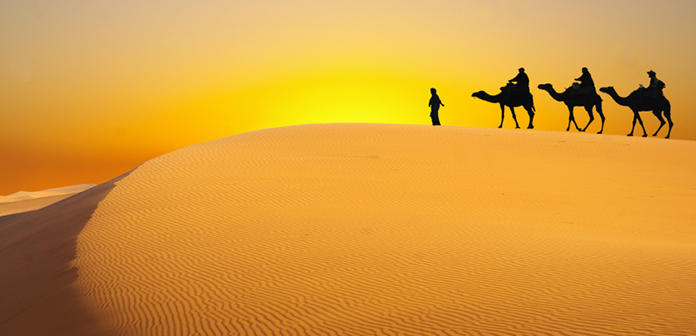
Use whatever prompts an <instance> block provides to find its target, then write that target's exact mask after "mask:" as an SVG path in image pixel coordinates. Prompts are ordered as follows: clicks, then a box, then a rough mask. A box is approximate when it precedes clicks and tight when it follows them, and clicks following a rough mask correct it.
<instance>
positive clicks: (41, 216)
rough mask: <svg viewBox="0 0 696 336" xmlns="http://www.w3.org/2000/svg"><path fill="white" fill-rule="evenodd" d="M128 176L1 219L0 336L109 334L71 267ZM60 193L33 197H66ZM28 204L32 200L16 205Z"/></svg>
mask: <svg viewBox="0 0 696 336" xmlns="http://www.w3.org/2000/svg"><path fill="white" fill-rule="evenodd" d="M125 175H127V173H126V174H124V175H122V176H119V177H116V178H114V179H112V180H110V181H108V182H105V183H103V184H101V185H99V186H97V187H94V188H89V190H85V191H84V192H82V193H77V194H75V195H73V196H72V197H68V196H70V194H69V192H71V191H76V190H79V189H81V187H79V186H75V187H66V188H60V190H61V191H68V195H67V196H66V197H68V198H67V199H64V200H62V201H59V202H56V203H55V204H52V205H49V206H46V207H44V208H42V209H40V210H36V211H31V212H26V213H19V214H13V215H8V216H3V217H0V237H1V239H0V335H3V336H10V335H17V336H30V335H37V336H39V335H42V336H43V335H66V336H68V335H69V336H75V335H110V330H108V329H107V328H103V327H101V326H100V324H101V323H100V322H99V321H98V319H96V318H95V315H96V314H93V313H91V312H90V311H89V309H87V308H86V307H85V305H84V303H83V301H82V300H81V299H80V295H79V293H78V290H77V288H76V287H75V286H74V283H75V281H76V279H77V269H76V268H74V267H73V266H72V265H71V263H72V262H73V261H74V259H75V257H76V255H75V248H76V240H77V235H78V234H79V233H80V231H82V228H83V227H84V225H85V224H86V223H87V221H88V220H89V219H90V217H91V215H92V213H93V212H94V210H95V209H96V208H97V205H98V204H99V202H100V201H101V200H102V199H104V197H106V195H107V194H108V193H109V191H110V190H111V189H112V188H113V187H114V183H115V182H117V181H118V180H120V179H121V178H123V176H125ZM83 186H87V185H83ZM54 192H55V190H54ZM55 193H57V194H58V195H56V196H46V197H39V196H38V194H40V193H31V195H32V196H37V197H39V198H38V199H42V198H51V197H61V196H63V195H61V194H60V193H59V192H55ZM27 194H29V193H27ZM49 194H50V192H49ZM15 195H16V194H15ZM27 201H31V197H29V199H25V200H21V201H17V202H27Z"/></svg>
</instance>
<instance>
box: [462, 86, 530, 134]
mask: <svg viewBox="0 0 696 336" xmlns="http://www.w3.org/2000/svg"><path fill="white" fill-rule="evenodd" d="M514 90H515V85H514V84H508V85H507V86H504V87H501V88H500V93H499V94H497V95H495V96H491V95H489V94H488V93H486V92H485V91H479V92H474V93H473V94H472V95H471V96H472V97H476V98H479V99H481V100H483V101H487V102H489V103H498V104H500V111H501V116H500V126H498V128H502V127H503V120H504V119H505V106H507V107H509V108H510V112H511V113H512V119H513V120H515V128H520V124H518V123H517V116H516V115H515V107H518V106H522V107H524V109H525V110H527V114H529V126H527V129H533V128H534V124H533V121H534V111H536V110H535V109H534V98H533V97H532V95H531V94H529V95H527V94H523V95H518V94H515V92H514Z"/></svg>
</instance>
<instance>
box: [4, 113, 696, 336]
mask: <svg viewBox="0 0 696 336" xmlns="http://www.w3.org/2000/svg"><path fill="white" fill-rule="evenodd" d="M694 172H696V142H692V141H679V140H664V139H655V138H647V139H646V138H629V137H623V136H612V135H595V134H580V133H565V132H543V131H520V130H500V129H482V128H467V127H448V126H443V127H433V126H423V125H387V124H315V125H301V126H293V127H283V128H275V129H267V130H260V131H255V132H249V133H245V134H240V135H235V136H232V137H228V138H224V139H220V140H217V141H212V142H208V143H203V144H199V145H195V146H191V147H187V148H184V149H181V150H178V151H175V152H172V153H169V154H167V155H164V156H161V157H158V158H156V159H153V160H151V161H148V162H146V163H145V164H143V165H141V166H140V167H138V168H137V169H135V170H134V171H132V172H131V173H130V174H126V175H124V176H122V177H120V180H119V179H115V180H113V181H110V182H109V183H106V184H104V185H100V186H98V187H95V188H93V189H90V190H88V191H86V192H84V193H82V194H80V195H78V196H79V199H76V198H78V196H76V197H74V198H70V199H67V200H64V201H63V202H59V203H56V204H53V205H51V206H48V207H46V208H44V209H41V210H38V211H34V212H31V213H26V214H17V215H11V216H5V217H0V235H2V236H3V237H8V239H6V240H3V241H2V242H0V251H3V252H2V253H0V273H1V274H3V275H7V276H3V277H0V295H1V296H0V297H9V298H10V299H9V300H8V299H3V300H2V301H0V334H1V335H13V334H17V335H40V334H42V333H41V332H42V331H43V332H44V334H64V335H90V334H95V333H98V334H114V335H695V334H696V323H694V316H696V286H694V284H696V207H695V206H694V205H695V204H696V174H694ZM114 185H115V186H114ZM66 201H70V202H66ZM95 208H96V209H95ZM78 209H81V210H80V211H81V212H80V213H81V215H80V216H78V217H75V216H76V215H74V214H75V213H76V211H77V210H78ZM27 216H33V217H31V218H30V217H27ZM61 216H62V217H61ZM36 223H44V224H42V225H44V229H46V228H49V227H50V228H55V227H71V229H70V230H68V231H69V232H68V231H66V230H62V229H61V230H59V232H60V234H48V233H45V232H44V231H43V230H44V229H41V228H39V227H37V225H38V224H36ZM70 225H72V226H70ZM52 246H53V247H52ZM5 251H10V252H11V253H5ZM37 251H39V252H37ZM56 251H58V252H60V253H62V254H61V256H62V257H61V258H60V259H55V258H57V257H54V256H55V255H56V253H57V252H56ZM32 265H38V266H32ZM56 274H58V275H59V274H68V275H66V276H65V279H64V281H63V282H61V283H60V284H56V280H55V279H56V276H57V275H56ZM35 288H38V289H39V290H40V291H41V292H40V293H39V294H36V293H34V291H36V290H35ZM56 293H57V294H56ZM51 298H53V299H51ZM53 311H57V312H60V313H59V314H58V315H56V316H70V317H69V318H67V317H64V318H58V317H56V318H53V319H51V318H42V317H43V316H46V314H48V316H50V313H51V312H53ZM37 320H41V321H42V322H41V323H36V322H33V321H37Z"/></svg>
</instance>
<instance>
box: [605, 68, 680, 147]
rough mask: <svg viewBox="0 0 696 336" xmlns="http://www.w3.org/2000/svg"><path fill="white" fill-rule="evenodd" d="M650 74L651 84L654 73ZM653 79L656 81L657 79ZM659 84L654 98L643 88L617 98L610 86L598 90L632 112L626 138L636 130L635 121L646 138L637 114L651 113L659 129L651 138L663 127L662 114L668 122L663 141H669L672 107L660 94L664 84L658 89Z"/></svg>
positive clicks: (646, 134)
mask: <svg viewBox="0 0 696 336" xmlns="http://www.w3.org/2000/svg"><path fill="white" fill-rule="evenodd" d="M650 72H652V74H650ZM650 72H649V73H648V74H649V75H651V76H652V77H651V84H652V78H654V77H655V73H654V72H653V71H650ZM655 79H656V80H657V78H655ZM660 83H662V82H660V81H659V80H658V81H656V88H654V89H657V92H659V93H660V94H659V95H656V96H655V97H651V96H647V95H646V94H645V93H644V91H646V90H648V89H645V88H639V89H638V90H635V91H633V92H631V94H630V95H628V97H621V96H619V94H618V93H616V90H614V88H613V87H611V86H609V87H603V88H601V89H599V91H601V92H604V93H606V94H608V95H609V96H611V98H613V99H614V101H616V103H617V104H619V105H622V106H628V107H629V108H630V109H631V111H633V127H631V133H629V134H628V136H633V131H634V129H635V128H636V120H637V121H638V122H639V123H640V127H642V128H643V137H646V136H648V133H647V132H645V126H644V125H643V120H642V119H641V118H640V114H639V112H642V111H651V112H652V113H653V115H655V117H657V119H658V120H659V121H660V127H658V128H657V131H655V133H654V134H653V136H656V135H657V133H658V132H660V130H661V129H662V126H664V125H665V119H664V118H663V117H662V116H663V113H664V117H665V118H667V122H669V131H668V132H667V136H666V137H665V139H669V135H670V134H671V133H672V126H674V123H673V122H672V105H671V104H670V103H669V100H667V98H665V96H664V95H663V94H661V93H662V88H664V83H663V84H662V88H661V87H660Z"/></svg>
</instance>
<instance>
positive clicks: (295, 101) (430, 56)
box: [0, 0, 696, 195]
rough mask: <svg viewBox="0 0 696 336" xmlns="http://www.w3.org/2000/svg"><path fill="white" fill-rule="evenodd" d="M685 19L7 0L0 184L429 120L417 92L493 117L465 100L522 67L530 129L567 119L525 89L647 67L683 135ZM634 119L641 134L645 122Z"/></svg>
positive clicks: (627, 79) (637, 5)
mask: <svg viewBox="0 0 696 336" xmlns="http://www.w3.org/2000/svg"><path fill="white" fill-rule="evenodd" d="M695 14H696V2H695V1H691V0H681V1H679V0H671V1H661V2H659V3H657V2H654V1H646V0H626V1H606V0H601V1H595V0H591V1H587V0H586V1H577V0H575V1H559V0H554V1H545V0H534V1H525V2H521V1H504V0H500V1H493V0H489V1H484V0H478V1H462V0H459V1H455V0H451V1H444V0H442V1H433V0H428V1H412V0H400V1H381V0H370V1H356V0H351V1H308V0H304V1H263V0H255V1H180V0H167V1H147V0H141V1H78V0H64V1H24V0H5V1H2V2H0V156H2V158H3V159H2V160H0V195H7V194H10V193H13V192H15V191H19V190H28V191H32V190H40V189H46V188H52V187H59V186H64V185H70V184H80V183H101V182H104V181H105V180H108V179H110V178H112V177H115V176H117V175H119V174H121V173H123V172H125V171H127V170H129V169H131V168H133V167H135V166H137V165H138V164H140V163H142V162H144V161H147V160H148V159H150V158H152V157H155V156H157V155H161V154H164V153H167V152H170V151H172V150H176V149H178V148H182V147H184V146H187V145H191V144H196V143H200V142H204V141H208V140H213V139H217V138H221V137H225V136H229V135H233V134H237V133H242V132H247V131H251V130H255V129H261V128H269V127H277V126H284V125H294V124H303V123H319V122H321V123H323V122H378V123H409V124H429V123H430V119H429V117H428V114H429V110H428V107H427V103H428V99H429V98H430V93H429V89H430V88H431V87H435V88H437V89H438V93H439V95H440V97H441V99H442V101H443V102H444V103H445V105H446V106H445V107H443V108H442V109H441V110H440V116H441V121H442V123H443V124H444V125H459V126H475V127H496V126H497V125H498V123H499V121H500V112H499V108H498V106H497V105H494V104H490V103H486V102H483V101H481V100H477V99H474V98H472V97H471V93H473V92H475V91H478V90H486V91H487V92H489V93H497V92H498V89H499V87H500V86H502V85H504V84H505V83H506V82H507V80H508V79H510V78H512V77H514V76H515V75H516V73H517V68H519V67H520V66H523V67H525V68H526V69H527V73H528V74H529V77H530V80H531V87H532V93H533V94H534V99H535V106H536V109H537V117H536V118H535V126H536V129H537V130H550V131H563V130H565V127H566V124H567V118H568V113H567V110H566V108H565V106H564V105H563V104H561V103H559V102H556V101H554V100H552V99H551V98H550V97H549V95H548V94H547V93H546V92H543V91H540V90H538V89H536V86H537V85H538V84H541V83H552V84H554V86H555V87H556V88H557V89H559V90H560V89H563V88H565V87H567V86H569V85H570V84H571V83H572V81H573V78H577V77H579V76H580V75H581V71H580V69H581V68H582V67H588V68H589V70H590V72H591V73H592V75H593V77H594V80H595V83H596V85H597V87H603V86H614V87H615V88H616V89H617V91H618V92H619V94H621V95H624V96H625V95H628V94H629V93H630V91H632V90H634V89H635V88H637V87H638V85H639V84H643V85H647V84H648V82H649V79H648V77H647V75H646V72H647V71H648V70H651V69H652V70H655V71H656V72H657V76H658V78H660V79H661V80H663V81H664V82H665V83H666V85H667V88H666V89H665V95H666V96H667V97H668V98H669V99H670V101H671V103H672V114H673V119H674V122H675V127H674V130H673V132H672V138H673V139H686V140H696V113H695V111H696V103H695V102H694V100H693V99H692V97H693V94H691V92H690V91H691V85H692V83H691V82H692V79H694V78H696V65H695V64H694V63H696V61H694V60H696V43H695V42H696V20H693V17H694V15H695ZM602 98H604V111H605V115H606V116H607V122H606V126H605V133H606V134H621V135H624V134H627V133H628V132H629V131H630V126H631V120H632V113H631V112H630V110H629V109H628V108H626V107H621V106H618V105H617V104H616V103H615V102H613V101H612V100H611V98H609V97H608V96H606V95H604V94H602ZM520 112H522V113H520V114H519V118H518V120H519V121H520V124H521V125H526V124H527V116H526V113H524V112H523V111H520ZM576 116H577V119H578V122H579V123H580V124H581V125H584V124H585V123H586V122H587V120H588V117H587V114H586V113H585V112H584V111H582V109H581V110H579V111H576ZM642 116H643V119H644V121H645V125H646V128H647V131H648V133H650V134H652V133H653V132H654V130H655V129H656V128H657V126H658V122H657V119H656V118H655V117H654V116H652V114H650V113H648V112H645V113H642ZM512 126H513V125H512V120H511V119H510V118H509V115H508V117H507V119H506V126H505V127H508V128H510V127H512ZM598 129H599V124H593V125H592V126H590V128H589V129H588V132H590V131H591V132H596V131H597V130H598ZM638 134H640V132H639V133H638ZM665 134H666V130H664V131H663V132H662V133H661V134H660V135H662V136H664V135H665Z"/></svg>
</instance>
